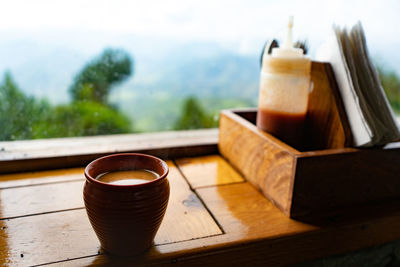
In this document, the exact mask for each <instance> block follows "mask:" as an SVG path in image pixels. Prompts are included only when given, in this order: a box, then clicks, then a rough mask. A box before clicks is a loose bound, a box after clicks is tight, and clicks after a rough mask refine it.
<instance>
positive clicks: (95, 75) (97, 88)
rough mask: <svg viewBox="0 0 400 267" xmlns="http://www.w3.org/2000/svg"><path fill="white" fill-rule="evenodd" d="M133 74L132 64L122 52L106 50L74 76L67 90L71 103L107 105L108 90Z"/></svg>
mask: <svg viewBox="0 0 400 267" xmlns="http://www.w3.org/2000/svg"><path fill="white" fill-rule="evenodd" d="M132 73H133V62H132V60H131V58H130V56H129V55H128V54H127V53H125V52H124V51H122V50H113V49H106V50H105V51H104V52H103V53H102V54H101V55H100V56H99V57H98V58H96V59H94V60H92V61H91V62H89V63H88V64H87V65H86V66H84V67H83V69H82V70H81V71H80V72H79V73H78V74H77V75H76V76H75V78H74V82H73V84H72V85H71V87H70V88H69V91H70V93H71V96H72V99H73V101H85V100H86V101H92V102H99V103H102V104H105V105H106V104H108V100H107V97H108V95H109V93H110V89H111V88H112V87H113V86H115V85H117V84H119V83H121V82H123V81H124V80H125V79H126V78H128V77H129V75H131V74H132Z"/></svg>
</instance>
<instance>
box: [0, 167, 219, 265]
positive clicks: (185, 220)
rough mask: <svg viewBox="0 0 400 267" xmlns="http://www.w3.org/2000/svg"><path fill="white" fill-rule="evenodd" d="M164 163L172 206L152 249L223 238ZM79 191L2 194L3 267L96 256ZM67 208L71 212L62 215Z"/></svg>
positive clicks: (73, 186) (70, 186)
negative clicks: (198, 240) (197, 240)
mask: <svg viewBox="0 0 400 267" xmlns="http://www.w3.org/2000/svg"><path fill="white" fill-rule="evenodd" d="M168 163H169V166H170V174H169V176H168V179H169V181H170V184H171V195H170V202H169V205H168V208H167V212H166V214H165V218H164V220H163V223H162V224H161V227H160V229H159V231H158V233H157V235H156V238H155V244H156V245H162V244H171V243H174V242H181V241H184V240H191V239H197V238H204V237H208V236H215V235H219V234H222V231H221V230H220V228H219V227H218V225H217V224H216V223H215V221H214V220H213V218H212V217H211V216H210V214H209V213H208V212H207V210H206V209H205V207H204V206H203V204H202V202H201V201H200V200H199V199H198V197H197V196H196V194H194V192H192V191H191V190H190V188H189V186H188V184H187V183H186V182H185V180H184V179H183V177H182V176H181V175H180V173H179V171H178V170H177V168H176V167H175V166H174V165H173V163H172V162H168ZM44 173H45V174H46V172H44ZM82 186H83V182H82V181H71V182H62V183H60V182H57V183H53V184H42V185H34V186H26V187H16V188H7V189H1V190H0V197H1V202H0V211H1V214H2V217H1V218H2V219H0V231H1V232H0V244H1V245H2V246H1V247H0V259H3V263H6V262H8V263H10V264H11V265H25V266H28V265H35V264H41V263H48V262H55V261H60V260H65V259H67V258H79V257H86V256H88V255H97V252H98V249H99V248H98V247H99V242H98V240H97V237H96V236H95V234H94V231H93V229H92V227H91V225H90V223H89V221H88V219H87V215H86V211H85V210H84V208H83V201H82ZM66 209H73V210H68V211H61V210H66ZM38 213H46V214H38ZM27 215H30V216H27ZM18 216H20V217H18ZM21 216H22V217H21ZM7 217H14V218H12V219H4V218H7ZM15 217H17V218H15ZM21 254H23V257H21ZM1 265H2V263H1V262H0V266H1Z"/></svg>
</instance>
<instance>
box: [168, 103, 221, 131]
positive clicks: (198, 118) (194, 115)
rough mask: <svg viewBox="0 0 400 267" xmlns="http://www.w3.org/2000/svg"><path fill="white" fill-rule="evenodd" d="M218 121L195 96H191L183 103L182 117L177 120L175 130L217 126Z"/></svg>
mask: <svg viewBox="0 0 400 267" xmlns="http://www.w3.org/2000/svg"><path fill="white" fill-rule="evenodd" d="M216 125H217V124H216V122H215V121H214V119H213V116H212V115H209V114H207V113H206V112H205V111H204V109H203V107H202V106H201V105H200V103H199V101H198V100H197V99H196V98H194V97H189V98H187V99H186V100H185V102H184V104H183V109H182V113H181V115H180V117H179V118H178V120H177V121H176V122H175V126H174V129H175V130H188V129H201V128H212V127H216Z"/></svg>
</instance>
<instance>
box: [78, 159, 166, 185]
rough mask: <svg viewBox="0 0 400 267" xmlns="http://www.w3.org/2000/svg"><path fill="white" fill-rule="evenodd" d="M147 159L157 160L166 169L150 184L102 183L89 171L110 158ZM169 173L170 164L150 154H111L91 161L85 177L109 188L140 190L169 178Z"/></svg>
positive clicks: (149, 182) (86, 168)
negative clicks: (99, 162)
mask: <svg viewBox="0 0 400 267" xmlns="http://www.w3.org/2000/svg"><path fill="white" fill-rule="evenodd" d="M132 156H133V157H146V158H150V159H153V160H156V161H158V162H160V163H161V165H162V166H163V169H165V172H164V173H163V174H162V175H160V177H158V178H157V179H154V180H150V181H148V182H144V183H140V184H131V185H120V184H110V183H105V182H101V181H99V180H97V179H96V178H93V177H92V176H91V175H90V174H89V170H90V169H91V168H92V166H93V164H95V163H96V162H98V161H101V160H104V159H108V158H113V157H132ZM168 173H169V168H168V164H167V163H166V162H165V161H164V160H162V159H160V158H158V157H155V156H152V155H148V154H143V153H117V154H111V155H107V156H103V157H100V158H97V159H95V160H93V161H91V162H90V163H89V164H88V165H87V166H86V167H85V171H84V174H85V177H86V179H87V180H89V181H90V182H92V183H94V184H97V185H100V186H107V187H109V188H139V187H143V186H147V185H149V184H154V183H157V182H158V181H160V180H163V179H165V178H166V177H167V175H168Z"/></svg>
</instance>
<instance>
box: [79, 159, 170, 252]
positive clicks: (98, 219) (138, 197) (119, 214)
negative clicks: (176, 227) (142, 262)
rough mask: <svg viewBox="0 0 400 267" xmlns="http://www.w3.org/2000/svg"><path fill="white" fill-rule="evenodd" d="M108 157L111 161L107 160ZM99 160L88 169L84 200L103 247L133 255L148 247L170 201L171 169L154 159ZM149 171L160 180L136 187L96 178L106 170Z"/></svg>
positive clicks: (107, 249) (109, 250)
mask: <svg viewBox="0 0 400 267" xmlns="http://www.w3.org/2000/svg"><path fill="white" fill-rule="evenodd" d="M107 157H108V158H107ZM107 157H103V158H100V159H98V160H97V162H96V161H93V162H92V163H90V164H89V165H88V167H87V168H86V170H85V176H86V183H85V186H84V190H83V198H84V202H85V207H86V211H87V214H88V217H89V220H90V223H91V224H92V227H93V229H94V231H95V232H96V235H97V237H98V238H99V240H100V244H101V246H102V248H103V249H104V250H106V251H108V252H110V253H112V254H115V255H124V256H129V255H134V254H138V253H141V252H143V251H144V250H146V249H147V248H149V247H150V246H151V244H152V242H153V240H154V237H155V235H156V233H157V231H158V228H159V227H160V224H161V221H162V219H163V217H164V214H165V210H166V208H167V204H168V199H169V183H168V180H167V178H166V177H167V174H168V167H167V165H166V163H165V162H163V161H161V160H160V159H157V158H155V157H151V156H147V155H142V154H133V153H131V154H116V155H111V156H107ZM134 168H140V169H149V170H153V171H155V172H156V173H158V174H159V175H160V178H158V179H155V180H153V181H150V182H147V183H143V184H137V185H112V184H107V183H102V182H99V181H97V180H95V179H93V178H94V177H96V176H97V175H98V174H100V173H103V172H106V171H116V170H125V169H134Z"/></svg>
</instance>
